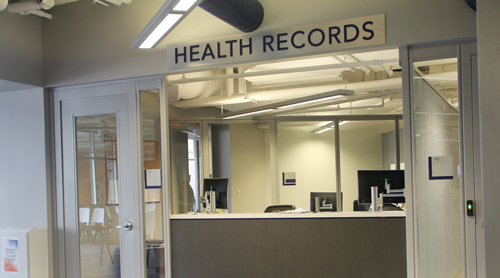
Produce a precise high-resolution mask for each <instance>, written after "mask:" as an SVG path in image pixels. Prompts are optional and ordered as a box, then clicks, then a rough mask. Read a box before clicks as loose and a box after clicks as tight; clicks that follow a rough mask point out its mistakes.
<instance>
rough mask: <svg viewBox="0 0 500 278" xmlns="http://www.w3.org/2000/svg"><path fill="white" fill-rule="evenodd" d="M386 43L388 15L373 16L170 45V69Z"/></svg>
mask: <svg viewBox="0 0 500 278" xmlns="http://www.w3.org/2000/svg"><path fill="white" fill-rule="evenodd" d="M380 44H385V15H384V14H380V15H373V16H366V17H358V18H353V19H345V20H338V21H332V22H327V23H321V24H311V25H305V26H299V27H290V28H286V29H280V30H270V31H262V32H255V33H250V34H244V35H238V36H231V37H224V38H217V39H211V40H207V41H201V42H196V43H178V44H170V45H168V46H167V70H169V71H174V70H183V69H191V68H192V69H196V68H204V69H206V68H210V67H213V66H230V65H238V64H246V63H253V62H262V61H269V60H277V59H283V58H291V57H300V56H308V55H314V54H322V53H329V52H335V51H338V50H341V49H348V48H357V47H363V46H371V45H380Z"/></svg>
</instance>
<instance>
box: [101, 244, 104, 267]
mask: <svg viewBox="0 0 500 278" xmlns="http://www.w3.org/2000/svg"><path fill="white" fill-rule="evenodd" d="M103 248H104V244H101V266H102V250H103Z"/></svg>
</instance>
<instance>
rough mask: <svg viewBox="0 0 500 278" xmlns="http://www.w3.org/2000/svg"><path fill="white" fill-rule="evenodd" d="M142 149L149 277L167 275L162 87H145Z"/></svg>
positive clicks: (142, 109)
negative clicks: (161, 112)
mask: <svg viewBox="0 0 500 278" xmlns="http://www.w3.org/2000/svg"><path fill="white" fill-rule="evenodd" d="M140 94H141V113H142V150H143V156H144V157H143V167H144V186H143V188H144V200H143V201H144V219H145V220H144V234H145V238H146V242H145V245H144V246H145V248H146V271H147V277H164V275H165V240H164V238H163V218H164V217H163V199H162V195H163V194H162V191H163V187H164V186H163V184H162V174H163V173H162V171H161V169H162V167H161V166H162V164H161V125H160V103H159V102H158V91H157V90H152V91H142V92H140Z"/></svg>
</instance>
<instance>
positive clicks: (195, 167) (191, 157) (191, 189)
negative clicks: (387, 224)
mask: <svg viewBox="0 0 500 278" xmlns="http://www.w3.org/2000/svg"><path fill="white" fill-rule="evenodd" d="M200 148H201V147H200V124H199V123H171V124H170V152H171V158H172V159H171V165H170V167H171V173H172V176H171V182H172V185H171V194H172V213H173V214H181V213H187V212H190V211H198V208H199V196H200V192H199V189H200V180H201V165H200V162H201V152H200Z"/></svg>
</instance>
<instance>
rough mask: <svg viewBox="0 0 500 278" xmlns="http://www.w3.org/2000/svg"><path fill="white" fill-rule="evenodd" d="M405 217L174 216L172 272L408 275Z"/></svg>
mask: <svg viewBox="0 0 500 278" xmlns="http://www.w3.org/2000/svg"><path fill="white" fill-rule="evenodd" d="M405 244H406V241H405V219H404V218H336V219H331V218H329V219H251V220H244V219H241V220H234V219H233V220H172V273H173V277H174V278H177V277H217V278H222V277H231V278H233V277H288V278H289V277H384V278H387V277H397V278H400V277H406V245H405Z"/></svg>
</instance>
